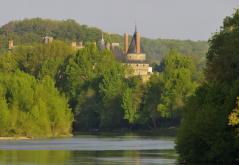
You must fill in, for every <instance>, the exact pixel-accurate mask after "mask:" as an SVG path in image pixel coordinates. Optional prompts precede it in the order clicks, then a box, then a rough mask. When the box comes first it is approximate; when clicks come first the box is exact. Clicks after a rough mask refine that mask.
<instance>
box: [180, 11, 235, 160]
mask: <svg viewBox="0 0 239 165" xmlns="http://www.w3.org/2000/svg"><path fill="white" fill-rule="evenodd" d="M238 39H239V10H236V12H235V14H234V15H233V16H232V17H226V18H225V19H224V23H223V26H222V27H221V30H220V31H219V32H217V33H215V34H214V35H213V36H212V38H211V39H210V41H209V51H208V53H207V64H206V69H205V78H206V80H205V82H204V83H202V84H201V86H200V87H199V88H198V89H197V90H196V92H195V94H194V95H192V96H191V97H190V98H189V99H188V101H187V103H186V105H185V107H184V110H183V120H182V124H181V126H180V129H179V132H178V137H177V147H176V148H177V150H178V152H179V154H180V159H181V161H183V162H185V161H186V162H191V163H193V162H194V163H196V162H197V163H198V162H204V163H206V162H207V163H209V162H214V163H215V162H216V163H223V164H231V163H233V162H234V163H235V162H237V163H238V161H239V159H238V158H239V139H238V137H239V136H238V135H239V132H238V124H239V110H238V108H239V100H238V96H239V74H238V73H239V65H238V63H239V47H238V44H239V40H238Z"/></svg>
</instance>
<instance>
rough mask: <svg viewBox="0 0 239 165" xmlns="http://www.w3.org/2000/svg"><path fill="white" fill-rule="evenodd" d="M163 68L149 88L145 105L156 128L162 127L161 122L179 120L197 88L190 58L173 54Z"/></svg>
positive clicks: (169, 55) (176, 53) (148, 85)
mask: <svg viewBox="0 0 239 165" xmlns="http://www.w3.org/2000/svg"><path fill="white" fill-rule="evenodd" d="M162 66H163V68H162V72H161V73H159V74H154V75H153V76H152V77H151V79H150V81H149V83H148V84H147V89H146V93H145V97H144V103H143V112H144V113H146V114H148V116H149V118H148V119H147V120H148V121H149V120H151V121H152V123H153V126H154V127H156V126H157V125H159V122H158V121H159V120H160V118H161V119H169V120H177V119H179V118H180V114H181V109H182V107H183V105H184V103H185V102H186V100H187V99H188V97H189V96H191V95H192V94H193V92H194V90H195V89H196V87H197V84H198V83H197V81H198V80H195V79H194V78H193V77H194V74H195V65H194V63H193V61H192V59H191V58H189V57H187V56H184V55H181V54H179V53H178V52H176V51H171V52H170V53H169V54H168V55H167V56H166V57H165V59H164V61H163V63H162Z"/></svg>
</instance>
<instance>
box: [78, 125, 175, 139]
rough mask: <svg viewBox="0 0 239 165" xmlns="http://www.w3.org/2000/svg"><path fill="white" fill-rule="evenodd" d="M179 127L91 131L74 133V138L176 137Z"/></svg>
mask: <svg viewBox="0 0 239 165" xmlns="http://www.w3.org/2000/svg"><path fill="white" fill-rule="evenodd" d="M177 130H178V128H177V127H168V128H157V129H151V130H144V129H139V130H131V129H121V130H113V131H108V130H91V131H79V132H74V136H78V135H89V134H90V135H99V136H111V135H116V136H117V135H138V136H152V137H154V136H165V137H175V136H176V134H177Z"/></svg>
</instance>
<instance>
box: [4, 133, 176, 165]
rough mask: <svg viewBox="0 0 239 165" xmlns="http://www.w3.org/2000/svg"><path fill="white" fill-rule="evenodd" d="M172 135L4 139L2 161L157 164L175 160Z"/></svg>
mask: <svg viewBox="0 0 239 165" xmlns="http://www.w3.org/2000/svg"><path fill="white" fill-rule="evenodd" d="M173 148H174V141H173V140H172V139H167V138H166V139H165V138H164V139H162V138H157V139H155V138H149V137H147V138H145V137H135V138H134V137H113V138H112V137H111V138H109V137H98V136H80V137H74V138H65V139H45V140H21V141H0V164H7V165H78V164H80V165H81V164H83V165H88V164H97V165H112V164H113V165H114V164H115V165H116V164H119V165H124V164H125V165H129V164H135V165H144V164H147V165H153V164H175V163H176V157H177V155H176V153H175V150H174V149H173Z"/></svg>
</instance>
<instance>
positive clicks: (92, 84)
mask: <svg viewBox="0 0 239 165" xmlns="http://www.w3.org/2000/svg"><path fill="white" fill-rule="evenodd" d="M130 72H131V69H130V68H128V67H127V66H126V65H123V64H122V63H120V62H118V61H117V60H116V59H115V56H114V55H113V54H112V52H110V51H107V50H99V49H98V48H97V47H96V46H95V45H94V44H87V45H86V47H85V48H84V49H81V50H79V51H77V52H76V51H74V50H73V49H72V48H71V47H70V46H69V44H67V43H65V42H62V41H57V40H55V41H53V43H50V44H42V43H35V44H30V45H19V46H17V47H15V48H14V49H13V50H10V51H7V52H5V53H2V54H0V74H1V78H0V86H1V88H0V89H1V90H0V91H1V98H0V99H1V100H0V106H1V108H0V116H1V117H0V125H1V126H2V125H4V127H0V136H29V137H32V136H33V137H34V136H58V135H65V134H69V133H71V128H72V127H71V124H73V132H76V131H82V130H86V131H91V130H119V129H124V128H126V129H145V128H146V129H149V128H157V127H162V126H170V125H171V126H172V125H173V126H175V125H177V124H178V123H179V121H180V117H181V111H182V107H183V105H184V103H185V101H186V100H187V98H188V97H189V96H190V95H192V94H193V92H194V90H195V89H196V87H197V86H198V84H199V82H200V81H201V78H199V77H200V76H198V74H200V73H199V72H198V71H197V70H196V68H195V63H194V62H193V60H192V58H190V57H188V56H184V55H182V54H180V53H178V52H177V51H171V52H170V53H169V54H168V55H166V57H165V59H164V60H163V62H162V64H161V72H160V73H158V72H155V73H154V74H153V75H152V76H151V79H150V80H149V81H148V82H147V83H146V84H144V83H142V81H141V79H140V77H129V76H127V75H129V73H130ZM14 116H15V118H14Z"/></svg>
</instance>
